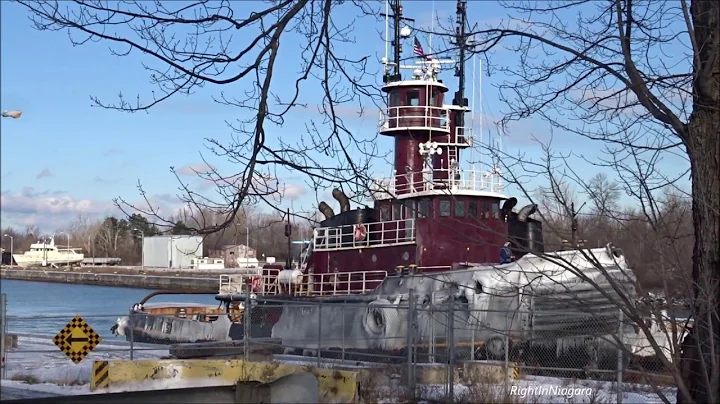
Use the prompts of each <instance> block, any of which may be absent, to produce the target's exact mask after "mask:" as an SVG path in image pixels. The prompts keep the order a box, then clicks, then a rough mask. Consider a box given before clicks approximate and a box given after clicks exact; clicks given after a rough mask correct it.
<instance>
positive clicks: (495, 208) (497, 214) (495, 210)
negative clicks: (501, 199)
mask: <svg viewBox="0 0 720 404" xmlns="http://www.w3.org/2000/svg"><path fill="white" fill-rule="evenodd" d="M492 215H493V217H494V218H495V219H500V204H499V203H497V202H493V203H492Z"/></svg>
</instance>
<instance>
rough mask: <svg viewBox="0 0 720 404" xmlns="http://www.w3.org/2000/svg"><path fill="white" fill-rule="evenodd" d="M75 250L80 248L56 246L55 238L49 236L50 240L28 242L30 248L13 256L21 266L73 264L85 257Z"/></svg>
mask: <svg viewBox="0 0 720 404" xmlns="http://www.w3.org/2000/svg"><path fill="white" fill-rule="evenodd" d="M76 250H80V248H71V247H66V248H58V246H56V245H55V238H54V237H51V238H50V242H45V241H44V242H40V241H38V242H37V243H34V244H30V250H28V251H25V252H24V253H23V254H13V258H14V259H15V262H16V263H17V264H18V265H19V266H20V267H21V268H29V267H31V266H44V267H45V266H59V265H73V264H78V263H80V262H81V261H82V260H83V258H85V255H84V254H81V253H78V252H77V251H76Z"/></svg>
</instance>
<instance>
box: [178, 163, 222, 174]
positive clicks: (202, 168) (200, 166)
mask: <svg viewBox="0 0 720 404" xmlns="http://www.w3.org/2000/svg"><path fill="white" fill-rule="evenodd" d="M214 170H215V167H213V166H211V165H209V164H206V163H197V164H187V165H184V166H182V167H180V168H178V169H176V170H175V172H176V173H178V175H187V176H191V175H198V174H207V173H210V172H213V171H214Z"/></svg>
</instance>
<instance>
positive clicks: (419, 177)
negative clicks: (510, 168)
mask: <svg viewBox="0 0 720 404" xmlns="http://www.w3.org/2000/svg"><path fill="white" fill-rule="evenodd" d="M373 182H374V184H373V185H374V187H375V192H376V197H380V198H382V197H385V198H389V197H393V196H394V195H397V194H413V193H417V192H425V191H432V190H446V191H449V192H451V193H452V192H457V191H476V192H495V193H502V191H503V184H502V178H501V177H500V175H499V174H497V173H494V172H489V171H485V172H483V171H477V170H453V169H433V170H431V171H428V172H422V171H420V172H410V173H408V174H397V175H395V176H394V177H390V178H379V179H375V180H374V181H373Z"/></svg>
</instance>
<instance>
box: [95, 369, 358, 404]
mask: <svg viewBox="0 0 720 404" xmlns="http://www.w3.org/2000/svg"><path fill="white" fill-rule="evenodd" d="M301 372H310V373H312V374H314V375H315V376H316V377H317V379H318V388H319V394H320V398H321V402H342V403H349V402H353V401H355V399H356V396H357V390H358V372H354V371H346V370H332V369H320V368H314V367H309V366H303V365H290V364H282V363H278V362H245V361H242V360H235V359H230V360H202V359H197V360H175V359H164V360H135V361H125V360H111V361H96V362H95V363H94V364H93V374H92V375H91V378H90V390H91V391H106V392H113V391H140V390H151V389H173V388H181V387H187V386H193V385H198V386H199V385H202V386H227V385H232V384H234V383H237V382H260V383H271V382H274V381H275V380H277V379H279V378H281V377H283V376H287V375H290V374H295V373H301Z"/></svg>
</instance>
